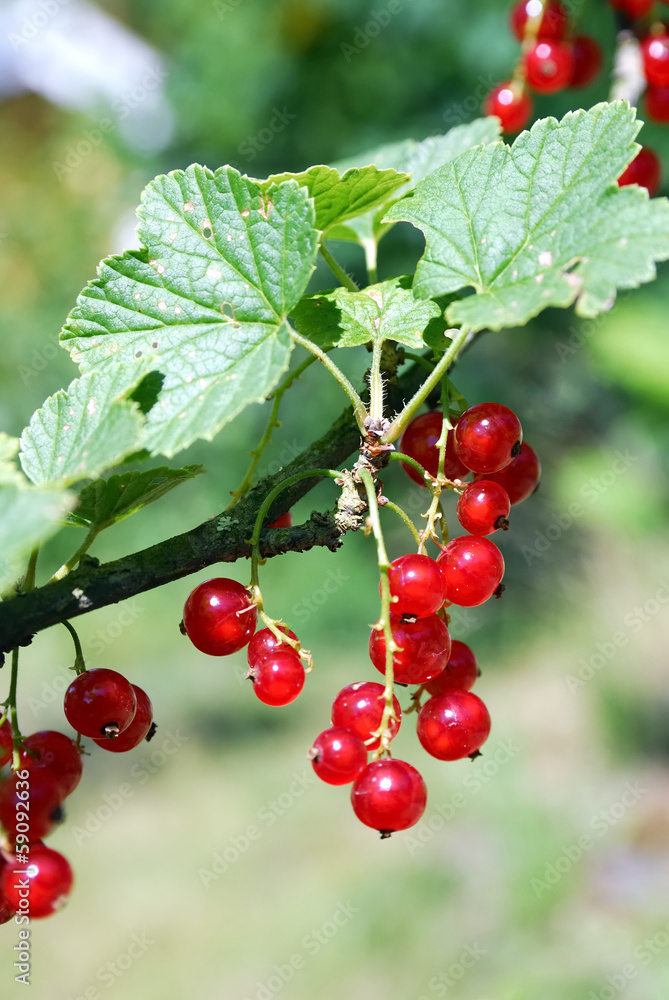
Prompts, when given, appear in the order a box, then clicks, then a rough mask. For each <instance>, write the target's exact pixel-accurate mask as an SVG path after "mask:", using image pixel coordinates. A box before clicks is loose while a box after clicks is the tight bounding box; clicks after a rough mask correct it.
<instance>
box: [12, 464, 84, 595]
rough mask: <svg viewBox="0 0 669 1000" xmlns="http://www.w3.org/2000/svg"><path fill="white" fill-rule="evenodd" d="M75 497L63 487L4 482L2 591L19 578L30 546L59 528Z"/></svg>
mask: <svg viewBox="0 0 669 1000" xmlns="http://www.w3.org/2000/svg"><path fill="white" fill-rule="evenodd" d="M73 501H74V497H73V495H72V494H70V493H65V492H64V491H63V490H57V489H43V488H41V487H31V486H25V487H22V486H19V485H18V484H16V483H0V592H1V591H3V590H7V589H8V588H9V587H10V586H11V584H12V583H13V582H14V581H15V580H16V578H17V577H18V575H19V574H20V572H21V568H22V560H23V559H24V558H25V556H27V555H28V553H29V552H30V550H31V549H33V548H34V547H35V546H36V545H39V544H40V543H41V542H43V541H45V539H47V538H48V537H49V536H50V535H53V534H54V533H55V532H56V531H58V529H59V527H60V526H61V520H62V517H63V515H64V514H65V512H66V511H67V510H68V508H69V507H71V506H72V503H73Z"/></svg>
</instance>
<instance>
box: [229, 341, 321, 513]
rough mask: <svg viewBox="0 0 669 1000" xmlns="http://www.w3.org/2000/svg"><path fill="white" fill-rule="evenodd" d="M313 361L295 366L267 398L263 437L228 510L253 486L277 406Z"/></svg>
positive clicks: (272, 427)
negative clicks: (267, 407)
mask: <svg viewBox="0 0 669 1000" xmlns="http://www.w3.org/2000/svg"><path fill="white" fill-rule="evenodd" d="M314 361H316V356H315V355H314V354H310V355H309V356H308V357H307V358H305V359H304V361H303V362H302V363H301V364H299V365H298V366H297V368H295V370H294V371H292V372H289V374H288V375H287V376H286V377H285V379H284V380H283V382H282V383H281V385H279V386H278V388H276V389H275V390H274V392H273V393H272V395H271V396H270V397H268V398H269V399H272V409H271V411H270V415H269V420H268V421H267V426H266V427H265V431H264V433H263V436H262V437H261V439H260V441H259V442H258V446H257V447H256V448H254V449H253V451H252V452H249V454H250V455H251V464H250V465H249V467H248V469H247V470H246V474H245V475H244V478H243V479H242V481H241V483H240V484H239V486H238V487H237V489H236V490H232V491H231V496H232V501H231V502H230V503H229V504H228V508H230V507H234V505H235V504H236V503H239V501H240V500H241V499H242V497H243V496H246V494H247V493H248V491H249V490H250V489H251V487H252V486H253V477H254V475H255V471H256V469H257V467H258V462H259V461H260V459H261V457H262V453H263V452H264V450H265V448H266V447H267V445H268V444H269V442H270V440H271V438H272V434H273V432H274V428H275V427H279V426H280V424H279V421H278V419H277V417H278V413H279V406H280V404H281V400H282V399H283V395H284V393H285V392H286V390H287V389H289V388H290V387H291V385H292V384H293V382H295V381H296V379H298V378H299V377H300V376H301V375H302V373H303V372H304V371H306V369H307V368H309V366H310V365H313V363H314Z"/></svg>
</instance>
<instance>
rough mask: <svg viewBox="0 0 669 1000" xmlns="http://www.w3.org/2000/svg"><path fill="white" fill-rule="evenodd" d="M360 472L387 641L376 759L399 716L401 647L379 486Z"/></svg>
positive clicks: (387, 745) (366, 472) (387, 748)
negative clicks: (394, 624) (396, 660)
mask: <svg viewBox="0 0 669 1000" xmlns="http://www.w3.org/2000/svg"><path fill="white" fill-rule="evenodd" d="M359 474H360V478H361V480H362V482H363V484H364V487H365V492H366V493H367V504H368V506H369V519H370V521H371V524H372V531H373V532H374V538H375V539H376V553H377V562H378V564H379V571H380V574H381V616H380V618H379V621H378V624H377V628H378V627H379V626H380V627H381V629H382V630H383V637H384V639H385V643H386V664H385V675H386V684H385V688H384V691H383V698H384V702H385V704H384V707H383V715H382V717H381V723H380V725H379V728H378V729H377V730H376V732H375V733H373V734H372V737H373V738H374V739H377V738H378V739H380V745H379V748H378V750H376V751H375V752H374V760H378V759H379V757H382V756H383V755H384V754H387V755H390V738H391V736H390V722H391V720H392V719H395V718H396V715H395V708H394V706H393V682H394V667H393V657H394V655H395V653H396V652H397V650H398V646H397V644H396V643H395V640H394V638H393V632H392V628H391V626H390V605H391V593H390V579H389V577H388V570H389V569H390V560H389V559H388V553H387V552H386V544H385V541H384V539H383V530H382V528H381V519H380V517H379V504H378V500H377V498H376V487H375V484H374V480H373V479H372V474H371V473H370V471H369V469H365V468H361V469H360V473H359Z"/></svg>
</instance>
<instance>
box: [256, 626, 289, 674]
mask: <svg viewBox="0 0 669 1000" xmlns="http://www.w3.org/2000/svg"><path fill="white" fill-rule="evenodd" d="M279 630H280V631H281V632H283V633H285V635H287V636H288V637H289V638H290V639H297V636H296V635H295V633H294V632H293V631H291V629H289V628H286V626H285V625H279ZM277 649H282V650H284V651H285V650H292V651H293V652H295V649H294V647H293V646H289V645H288V643H286V642H279V640H278V639H277V637H276V636H275V635H274V633H273V632H272V630H271V629H269V628H261V629H258V631H257V632H256V634H255V635H254V636H253V638H252V639H251V641H250V643H249V648H248V650H247V653H246V658H247V660H248V661H249V666H251V667H252V666H253V664H254V663H256V662H257V661H258V660H260V659H262V658H263V657H264V656H268V655H269V654H270V653H274V651H275V650H277Z"/></svg>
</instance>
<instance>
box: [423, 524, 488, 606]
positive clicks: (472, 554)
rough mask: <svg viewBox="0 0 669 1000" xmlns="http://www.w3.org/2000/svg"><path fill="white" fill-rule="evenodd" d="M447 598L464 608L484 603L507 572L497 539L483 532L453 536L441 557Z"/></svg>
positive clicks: (440, 562)
mask: <svg viewBox="0 0 669 1000" xmlns="http://www.w3.org/2000/svg"><path fill="white" fill-rule="evenodd" d="M438 562H439V565H440V566H441V569H442V573H443V575H444V583H445V585H446V600H447V601H450V602H451V604H458V605H460V606H461V607H464V608H473V607H475V606H476V605H477V604H483V602H484V601H487V600H488V599H489V598H490V597H492V595H493V594H494V593H495V591H496V590H497V588H498V587H499V585H500V583H501V580H502V577H503V576H504V557H503V555H502V553H501V552H500V551H499V549H498V548H497V546H496V545H495V543H494V542H491V541H490V539H489V538H482V537H481V536H480V535H460V536H459V537H458V538H453V539H452V540H451V541H450V542H449V543H448V545H447V546H446V548H445V549H444V551H443V552H442V553H441V555H440V556H439V559H438Z"/></svg>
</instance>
